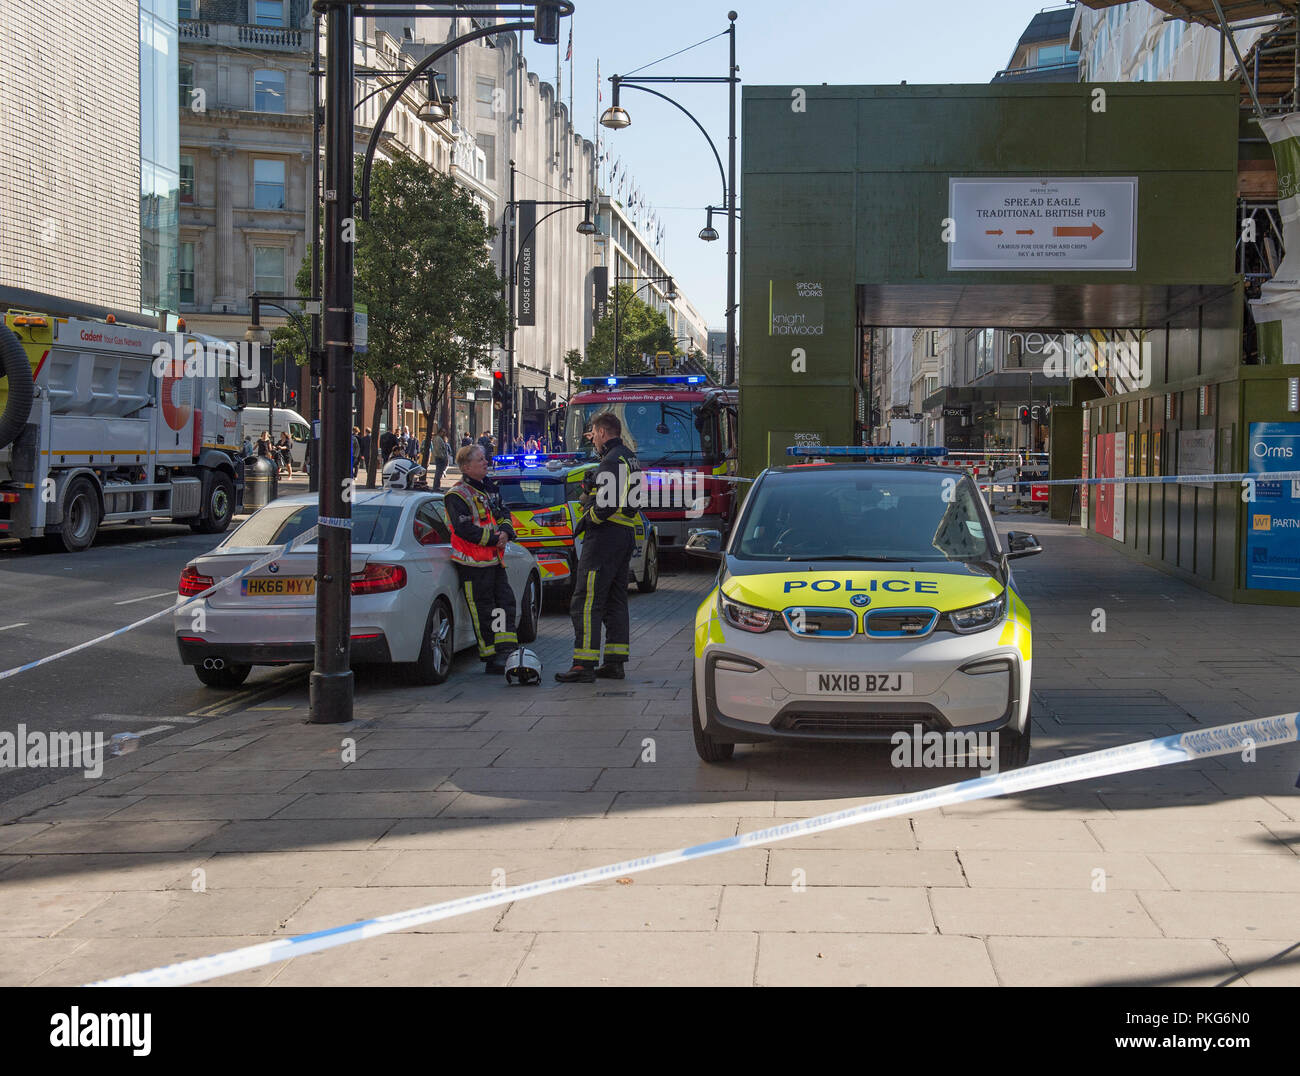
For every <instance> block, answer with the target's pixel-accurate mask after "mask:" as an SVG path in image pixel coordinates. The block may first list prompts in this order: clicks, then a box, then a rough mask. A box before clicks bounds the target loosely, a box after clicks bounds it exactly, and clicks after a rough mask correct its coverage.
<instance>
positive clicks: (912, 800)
mask: <svg viewBox="0 0 1300 1076" xmlns="http://www.w3.org/2000/svg"><path fill="white" fill-rule="evenodd" d="M1297 722H1300V714H1279V715H1277V716H1274V717H1264V718H1257V719H1256V720H1253V721H1240V722H1235V723H1233V724H1231V725H1218V726H1215V727H1211V728H1206V729H1199V730H1197V731H1195V732H1184V733H1181V734H1178V735H1174V736H1162V737H1160V738H1159V739H1155V740H1146V741H1142V742H1139V743H1133V744H1125V745H1124V746H1122V747H1111V748H1107V749H1105V750H1102V751H1093V752H1090V753H1089V754H1086V755H1075V756H1073V757H1071V758H1064V759H1057V760H1055V761H1053V762H1040V763H1038V764H1037V765H1034V766H1026V767H1025V768H1024V769H1020V770H1011V771H1007V772H1005V773H999V774H997V775H996V776H988V777H977V778H974V779H972V780H968V781H961V782H959V783H957V784H952V785H943V786H941V787H939V788H931V789H927V790H925V791H923V792H910V793H908V794H906V795H902V796H894V797H892V798H890V799H887V800H881V801H878V802H874V803H865V804H862V805H860V806H858V807H850V808H846V809H845V810H842V811H835V812H832V813H831V814H824V815H818V816H816V817H815V818H806V819H802V820H801V821H798V822H787V823H786V824H784V825H780V826H771V827H769V828H767V829H760V830H755V831H754V832H752V833H744V834H740V835H739V836H736V837H727V838H725V839H723V840H717V841H709V842H707V843H705V844H696V845H692V846H691V847H689V848H679V849H677V850H676V851H672V852H660V853H658V854H655V855H648V856H641V857H639V858H637V859H628V860H624V861H623V862H622V863H611V864H609V865H608V866H605V867H592V868H589V869H587V870H583V871H577V872H575V873H573V874H563V875H558V876H556V877H554V878H545V879H542V880H541V881H537V882H528V883H526V884H524V885H517V886H511V887H509V888H502V889H496V890H492V891H489V892H487V893H479V894H476V895H475V896H472V897H461V898H459V899H457V900H450V901H445V902H444V903H442V904H426V905H424V906H423V907H420V908H412V909H410V910H409V911H405V912H394V913H392V914H390V915H383V916H379V917H378V918H376V919H363V920H361V921H360V922H356V923H350V924H347V925H345V926H338V927H331V928H329V929H327V930H317V931H313V932H312V933H310V934H300V935H298V936H297V937H294V938H284V939H277V940H276V941H271V942H263V943H262V944H260V945H250V946H248V947H246V948H243V949H231V950H229V951H228V952H225V953H217V954H215V955H213V956H207V957H200V958H198V959H196V960H185V961H182V962H180V963H178V964H168V965H165V966H164V967H160V968H154V969H152V970H150V971H141V972H133V973H131V974H129V975H121V976H117V977H116V978H112V979H103V980H100V981H99V982H95V983H90V984H88V985H90V986H184V985H186V984H188V983H199V982H204V981H205V980H208V979H216V978H219V977H220V976H222V975H232V974H234V973H235V972H237V971H247V970H248V969H250V968H257V967H262V966H264V965H266V964H273V963H276V962H278V961H281V960H289V959H292V958H293V957H298V956H305V955H306V954H308V953H316V952H320V951H321V950H323V949H332V948H335V947H336V946H340V945H346V944H349V943H350V942H355V941H361V940H363V939H365V938H374V937H378V936H380V935H383V934H392V933H395V932H396V931H399V930H408V929H410V928H412V927H417V926H423V925H424V924H426V923H435V922H438V921H440V920H443V919H452V918H454V917H456V916H460V915H466V914H468V913H469V912H474V911H480V910H482V909H484V908H492V907H496V906H497V905H501V904H510V903H512V902H514V901H516V900H525V899H527V898H530V897H539V896H541V895H542V894H544V893H555V892H558V891H560V890H562V889H574V888H576V887H578V886H582V885H586V884H588V883H589V882H596V881H600V880H601V879H606V878H613V877H623V876H624V875H628V874H636V873H638V872H640V871H648V870H654V869H656V868H658V867H667V866H671V865H672V864H674V863H682V862H685V861H688V860H692V859H701V858H703V857H704V856H713V855H720V854H721V853H723V852H732V851H735V850H736V849H738V848H750V847H753V846H755V845H762V844H772V843H774V842H776V841H783V840H788V839H790V838H791V837H796V836H801V835H804V834H809V833H821V832H824V831H826V830H831V829H840V828H843V827H845V826H855V825H858V824H860V823H862V822H866V821H869V820H872V819H877V818H891V817H894V816H896V815H901V814H908V813H911V812H914V811H925V810H933V809H934V808H936V807H946V806H948V805H950V804H954V803H965V802H969V801H971V800H978V799H987V798H989V797H992V796H1005V795H1007V794H1008V793H1012V792H1025V791H1028V790H1030V789H1034V788H1045V787H1047V786H1049V785H1058V784H1069V783H1071V782H1074V781H1083V780H1087V779H1088V778H1090V777H1105V776H1108V775H1110V774H1114V773H1127V772H1130V771H1132V770H1142V769H1148V768H1151V767H1155V766H1168V765H1171V764H1173V763H1177V762H1186V761H1188V760H1190V759H1194V758H1208V757H1210V756H1213V755H1227V754H1234V753H1237V752H1245V751H1247V750H1252V749H1258V748H1263V747H1276V746H1279V745H1281V744H1285V743H1294V742H1295V741H1296V740H1297V738H1298V737H1300V727H1298V725H1297Z"/></svg>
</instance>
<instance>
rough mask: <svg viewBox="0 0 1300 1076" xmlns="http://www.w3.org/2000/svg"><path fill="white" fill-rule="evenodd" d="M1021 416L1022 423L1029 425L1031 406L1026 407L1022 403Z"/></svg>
mask: <svg viewBox="0 0 1300 1076" xmlns="http://www.w3.org/2000/svg"><path fill="white" fill-rule="evenodd" d="M1019 416H1020V425H1022V426H1028V425H1029V419H1030V415H1029V408H1028V407H1026V406H1025V405H1024V404H1021V405H1020V410H1019Z"/></svg>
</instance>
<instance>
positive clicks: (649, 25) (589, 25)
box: [525, 0, 1053, 327]
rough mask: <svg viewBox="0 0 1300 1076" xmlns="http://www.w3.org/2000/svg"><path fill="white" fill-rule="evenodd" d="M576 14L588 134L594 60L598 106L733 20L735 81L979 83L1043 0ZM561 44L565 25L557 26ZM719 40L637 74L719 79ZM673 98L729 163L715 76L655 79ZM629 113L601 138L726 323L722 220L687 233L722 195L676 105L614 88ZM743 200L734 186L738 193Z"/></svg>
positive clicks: (541, 59) (817, 0)
mask: <svg viewBox="0 0 1300 1076" xmlns="http://www.w3.org/2000/svg"><path fill="white" fill-rule="evenodd" d="M575 5H576V8H577V10H576V12H575V13H574V16H573V64H572V69H573V79H574V82H573V112H574V119H575V122H576V125H577V127H578V130H579V131H581V132H582V133H584V134H585V135H586V136H587V137H588V138H591V137H594V133H595V131H594V125H595V119H596V114H595V109H596V60H597V58H599V60H600V72H601V78H602V80H603V81H604V87H603V93H604V97H605V100H604V105H605V106H608V105H609V97H610V95H609V83H608V76H609V75H611V74H614V73H616V72H617V73H619V74H627V73H629V72H631V71H633V70H634V69H636V68H640V67H642V66H643V65H646V64H651V63H652V62H653V61H655V60H658V59H659V58H660V57H663V56H667V55H668V54H669V53H673V52H676V51H677V50H678V49H682V48H686V47H687V46H689V45H693V44H694V43H695V42H697V41H700V40H701V39H703V38H706V37H709V36H711V35H713V34H717V33H719V32H721V31H723V30H725V29H726V28H727V11H728V10H734V11H736V12H737V13H738V15H739V18H738V19H737V20H736V62H737V63H738V64H739V65H740V78H741V81H742V84H744V83H749V84H754V85H771V84H776V85H792V84H798V83H801V82H810V83H813V84H820V83H822V82H828V83H832V84H835V83H841V84H875V83H897V82H901V81H903V80H904V79H906V80H907V81H908V82H911V83H940V82H983V83H987V82H988V81H989V79H991V78H992V77H993V75H994V73H995V72H997V71H998V70H1000V69H1001V68H1002V67H1003V66H1004V65H1005V64H1006V63H1007V61H1008V60H1009V59H1010V57H1011V52H1012V49H1013V48H1014V47H1015V44H1016V40H1017V39H1018V38H1019V37H1020V34H1021V33H1022V32H1023V31H1024V29H1025V26H1026V25H1027V24H1028V23H1029V20H1030V19H1031V18H1033V16H1034V15H1035V14H1036V13H1037V12H1039V11H1042V10H1044V8H1045V7H1047V6H1053V5H1045V4H1044V3H1043V2H1042V0H983V2H981V3H973V2H971V0H910V2H908V0H864V2H859V3H850V2H846V0H804V2H803V3H797V2H796V3H791V2H790V0H781V2H778V0H736V2H735V3H733V4H732V5H730V7H729V6H728V5H727V4H726V3H717V4H712V3H707V2H706V3H701V2H699V0H649V2H646V0H642V2H640V3H630V2H626V0H575ZM561 36H562V37H563V39H564V41H563V42H562V46H561V52H563V44H565V43H567V40H568V25H567V20H566V23H565V26H564V29H563V30H562V31H561ZM525 55H526V56H527V60H528V65H529V68H530V70H533V71H535V72H537V74H538V76H539V77H540V78H542V79H544V80H545V81H548V82H552V83H553V82H554V81H555V59H556V54H555V49H554V48H547V47H545V46H541V45H537V44H535V43H533V41H532V39H531V37H529V38H528V40H527V44H526V47H525ZM726 68H727V39H726V37H725V36H723V37H719V38H716V39H715V40H713V41H709V42H708V43H707V44H704V45H701V46H700V47H699V48H694V49H691V50H690V51H688V52H686V53H685V54H683V55H681V56H678V57H676V58H674V59H670V60H666V61H665V62H663V63H658V64H654V66H652V67H650V68H649V69H648V70H645V71H643V72H640V73H642V74H647V75H725V74H726ZM569 70H570V65H569V64H567V63H566V64H564V65H563V78H562V85H561V91H562V93H563V94H564V99H565V101H568V99H569V77H570V76H569ZM654 88H655V89H659V90H662V91H663V92H666V93H668V94H670V95H671V96H673V97H674V98H676V99H677V100H679V101H680V102H681V103H682V104H683V105H684V106H685V107H686V108H687V109H689V110H690V111H691V112H692V113H694V115H695V116H696V117H697V118H698V119H699V121H700V123H702V124H703V125H704V127H705V128H706V129H707V130H708V132H709V134H710V135H711V136H712V138H713V140H714V142H716V143H717V146H718V152H719V153H721V154H722V158H723V163H724V164H725V162H726V152H727V148H726V136H727V88H726V86H725V85H724V84H718V85H704V86H691V85H674V86H656V87H654ZM622 103H623V105H624V107H625V108H627V110H628V112H629V113H630V114H631V117H632V126H631V127H629V128H627V129H626V130H624V131H617V132H615V131H604V130H603V129H602V133H603V134H604V135H605V138H606V146H607V147H609V148H612V150H613V151H614V154H615V156H616V157H618V158H621V160H622V162H623V168H624V169H628V168H630V169H631V175H632V176H633V178H634V179H635V181H636V184H637V186H638V187H639V188H640V189H641V192H642V193H643V194H644V196H645V197H646V199H647V201H648V202H650V204H651V205H652V206H654V207H655V208H656V209H657V210H658V214H659V219H660V220H662V221H663V222H664V223H665V227H666V231H667V238H666V240H665V245H664V252H665V261H666V263H667V264H668V266H669V269H670V271H671V272H672V273H674V274H675V276H676V279H677V282H678V286H679V287H680V288H681V289H682V290H683V292H684V293H685V294H686V295H687V296H688V297H689V298H690V300H691V302H693V303H694V304H695V305H696V306H697V307H698V308H699V310H700V312H701V313H702V314H703V315H704V317H705V319H706V320H707V322H708V324H709V325H710V326H711V327H718V326H721V325H722V323H723V316H722V315H723V306H724V301H725V296H726V230H725V218H723V219H722V220H715V224H716V226H717V228H718V230H719V232H721V233H722V241H720V242H717V243H703V242H701V241H700V240H699V239H698V238H696V235H697V233H698V232H699V230H700V228H702V227H703V225H704V211H703V206H705V205H708V204H710V203H712V204H717V203H718V202H719V201H720V199H721V197H722V189H721V186H722V185H721V180H720V178H719V175H718V167H717V164H716V163H715V162H714V160H713V155H712V154H711V153H710V152H709V147H708V144H707V143H706V142H705V141H704V139H703V137H702V136H701V135H700V133H699V131H697V130H696V129H695V128H694V127H693V126H692V125H691V123H690V122H689V121H688V120H687V119H686V117H685V116H683V115H682V114H681V113H680V112H678V111H677V110H676V109H674V108H673V107H672V106H671V105H668V104H666V103H664V102H662V101H657V100H655V99H654V98H653V97H651V96H649V95H648V94H644V93H640V92H637V91H633V90H627V91H625V92H624V97H623V102H622ZM740 200H741V202H742V203H743V201H744V192H743V190H742V191H741V192H740Z"/></svg>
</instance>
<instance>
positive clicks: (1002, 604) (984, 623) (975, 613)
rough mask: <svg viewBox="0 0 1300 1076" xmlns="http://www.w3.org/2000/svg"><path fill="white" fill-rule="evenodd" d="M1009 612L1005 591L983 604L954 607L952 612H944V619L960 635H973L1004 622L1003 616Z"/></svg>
mask: <svg viewBox="0 0 1300 1076" xmlns="http://www.w3.org/2000/svg"><path fill="white" fill-rule="evenodd" d="M1006 612H1007V597H1006V594H1005V593H1002V594H999V595H998V596H997V597H996V598H994V599H993V600H992V601H990V602H984V603H983V604H981V605H970V606H967V607H966V608H965V609H954V610H953V611H952V612H950V613H945V614H944V619H945V620H946V621H947V622H948V627H950V628H951V629H952V630H953V631H955V632H957V633H958V634H959V635H971V634H973V633H974V632H977V631H984V630H986V629H988V628H991V627H993V626H994V625H996V624H1000V623H1001V622H1002V618H1003V617H1004V616H1006Z"/></svg>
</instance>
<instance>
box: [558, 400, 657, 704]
mask: <svg viewBox="0 0 1300 1076" xmlns="http://www.w3.org/2000/svg"><path fill="white" fill-rule="evenodd" d="M622 434H623V424H622V423H621V422H619V420H618V417H617V416H616V415H615V414H614V413H613V412H611V411H603V412H601V413H600V414H599V415H597V416H596V418H595V420H594V422H593V425H592V438H591V440H592V445H593V446H594V447H595V450H596V453H597V454H598V455H599V456H600V466H598V467H597V468H596V470H595V472H593V474H592V476H591V483H592V488H591V490H590V492H586V493H584V494H583V496H582V512H581V515H580V516H579V518H578V526H577V528H576V530H575V533H581V534H582V552H581V554H579V557H578V574H577V579H576V580H575V582H574V588H573V599H572V601H570V603H569V616H570V617H571V618H572V620H573V666H572V668H570V669H569V670H568V671H567V672H562V673H556V674H555V679H556V680H559V681H560V682H561V683H565V684H575V683H576V684H589V683H591V682H592V681H594V680H595V679H596V677H598V676H599V677H603V678H607V679H610V680H622V679H623V676H624V672H623V666H624V664H625V663H626V662H627V659H628V642H629V640H630V639H631V624H630V622H629V619H628V609H627V574H628V565H629V563H630V562H631V560H632V552H633V549H634V547H635V545H636V532H635V528H636V518H637V509H636V508H635V507H634V506H632V505H631V504H629V499H630V498H629V494H630V488H631V485H632V475H633V474H634V473H636V472H637V471H639V470H640V467H639V466H638V465H637V461H636V457H635V456H634V455H632V453H631V452H630V451H629V450H628V448H627V446H626V445H625V444H623V440H622ZM602 625H603V627H604V629H605V661H604V664H602V665H600V667H599V668H597V662H598V661H599V660H600V657H601V647H600V633H601V627H602Z"/></svg>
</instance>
